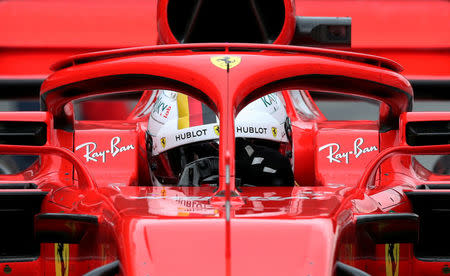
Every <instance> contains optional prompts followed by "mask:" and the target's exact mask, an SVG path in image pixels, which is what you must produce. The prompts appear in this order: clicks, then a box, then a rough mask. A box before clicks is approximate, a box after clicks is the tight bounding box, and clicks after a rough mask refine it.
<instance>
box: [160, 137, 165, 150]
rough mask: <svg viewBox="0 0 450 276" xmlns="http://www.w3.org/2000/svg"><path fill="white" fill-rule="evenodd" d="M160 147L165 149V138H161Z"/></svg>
mask: <svg viewBox="0 0 450 276" xmlns="http://www.w3.org/2000/svg"><path fill="white" fill-rule="evenodd" d="M161 145H162V147H163V148H165V147H166V137H162V138H161Z"/></svg>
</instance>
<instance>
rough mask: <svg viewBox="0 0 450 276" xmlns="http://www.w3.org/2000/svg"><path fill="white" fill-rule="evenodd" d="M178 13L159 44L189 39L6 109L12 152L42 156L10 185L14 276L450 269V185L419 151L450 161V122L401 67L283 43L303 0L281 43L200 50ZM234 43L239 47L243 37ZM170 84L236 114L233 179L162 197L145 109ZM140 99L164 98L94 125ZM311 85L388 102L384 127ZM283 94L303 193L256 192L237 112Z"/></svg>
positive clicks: (2, 182) (72, 76) (223, 114)
mask: <svg viewBox="0 0 450 276" xmlns="http://www.w3.org/2000/svg"><path fill="white" fill-rule="evenodd" d="M173 2H175V1H173ZM232 2H233V1H232ZM235 2H236V1H235ZM251 2H252V1H249V3H251ZM169 3H170V2H169V1H168V0H167V1H160V2H159V6H158V27H159V37H158V41H159V43H160V44H167V43H171V44H169V45H159V46H149V47H137V48H127V49H117V50H110V51H103V52H94V53H88V54H81V55H77V56H73V57H70V58H66V59H64V60H62V61H60V62H58V63H56V64H55V65H53V67H52V70H53V71H54V72H53V73H52V74H51V75H50V76H49V77H48V78H46V80H45V81H44V83H43V85H42V87H41V93H40V97H41V110H42V111H41V112H2V113H0V129H2V133H1V135H0V137H1V144H0V152H1V154H3V155H22V156H23V155H32V156H38V158H37V159H36V160H35V161H34V162H33V163H32V164H31V165H30V166H29V167H27V168H26V169H24V170H22V171H21V172H18V173H15V174H8V175H1V178H0V204H1V205H0V210H1V211H2V212H1V213H0V215H1V216H2V219H3V221H4V222H8V223H4V225H3V226H2V230H1V232H0V239H1V242H2V244H4V246H2V249H1V255H0V262H1V263H0V268H1V269H2V271H3V272H4V273H7V274H9V275H43V274H45V275H64V276H66V275H83V274H85V273H86V275H116V274H118V275H367V274H370V275H440V274H445V273H448V272H449V270H450V268H449V267H448V265H450V264H449V262H448V260H449V258H450V252H449V250H448V248H447V247H448V246H449V245H450V239H449V237H448V235H447V232H446V231H445V229H444V226H443V223H444V221H445V220H446V219H448V218H449V216H450V212H449V210H448V206H449V204H450V193H449V191H448V188H449V184H450V176H449V175H448V174H447V175H446V174H437V173H434V172H432V171H430V170H427V169H426V168H425V167H423V166H422V165H421V164H420V163H419V162H417V160H416V159H415V158H414V157H413V156H415V155H437V154H440V155H446V154H450V141H449V136H450V134H449V133H450V128H449V124H450V112H426V113H416V112H411V110H412V102H413V97H414V95H413V90H412V88H411V85H410V83H409V82H408V80H407V79H406V78H405V77H404V76H402V75H401V74H400V72H401V71H402V67H401V66H400V65H399V64H397V63H396V62H393V61H391V60H389V59H386V58H382V57H377V56H372V55H367V54H361V53H354V52H345V51H340V50H332V49H321V48H309V47H300V46H291V45H281V44H288V43H290V41H292V39H293V38H294V37H295V28H296V24H298V23H296V18H295V14H294V11H295V3H294V1H289V0H285V1H279V4H280V5H281V4H283V8H284V11H283V14H284V19H283V20H282V22H284V23H283V24H279V25H278V27H279V28H278V29H277V30H278V31H277V32H275V33H274V34H272V33H270V32H269V31H267V30H266V31H267V32H265V31H264V24H266V23H265V22H263V21H258V20H257V23H260V24H261V25H258V24H256V25H258V26H259V27H258V29H259V31H261V37H262V40H263V41H260V42H261V43H257V44H256V43H221V42H217V43H196V42H204V41H201V40H206V39H213V38H210V37H206V38H204V37H203V36H202V35H203V33H202V32H201V30H197V29H196V30H191V29H192V28H194V26H195V16H193V19H192V20H191V21H188V22H187V25H186V26H188V27H186V31H183V32H181V33H180V34H178V33H176V32H175V31H174V26H173V25H172V26H171V24H173V23H170V15H169V14H168V12H167V11H170V7H169ZM198 3H202V1H198ZM253 3H254V2H253ZM250 6H251V5H250ZM197 9H201V5H200V6H197ZM193 14H196V12H195V9H194V13H193ZM255 14H256V15H257V14H258V13H255ZM220 15H222V14H220ZM214 16H217V15H214ZM177 18H178V17H177ZM206 18H207V17H206ZM201 20H204V18H201V19H199V22H202V21H201ZM222 27H223V26H220V28H222ZM273 28H274V27H273ZM269 29H270V28H269ZM234 31H236V30H233V31H232V32H229V33H226V35H229V36H230V39H231V40H233V39H235V38H236V39H238V38H240V36H237V37H235V36H234V35H235V33H234ZM185 34H191V36H189V35H186V36H184V35H185ZM178 35H181V36H180V37H177V36H178ZM193 38H196V39H198V40H199V41H196V40H194V39H193ZM191 39H192V40H194V41H189V40H191ZM181 40H183V41H186V42H192V43H189V44H179V42H180V41H181ZM266 40H267V41H266ZM183 41H181V42H183ZM265 42H271V43H274V44H263V43H265ZM161 89H162V90H171V91H176V92H180V93H184V94H186V95H188V96H190V97H193V98H196V99H198V100H200V101H202V102H203V103H205V104H207V105H208V106H209V107H210V108H211V109H212V110H213V111H214V112H215V113H216V114H217V117H218V118H220V123H218V127H219V129H220V132H219V131H218V130H217V133H216V134H217V139H219V173H218V181H217V183H212V184H211V185H200V186H195V187H182V186H177V185H172V186H170V185H162V186H161V185H159V184H157V183H155V182H154V179H153V178H152V177H151V168H149V165H148V163H149V160H148V154H147V150H148V148H147V147H146V131H147V128H148V124H147V123H148V117H149V114H148V113H146V112H144V111H145V110H146V108H148V103H149V102H151V101H150V99H149V95H150V94H151V92H148V91H157V90H161ZM137 91H141V92H142V91H147V93H146V92H144V93H143V96H142V98H141V99H140V100H139V101H138V103H137V105H136V106H135V107H134V109H133V110H132V111H131V112H130V114H129V116H127V117H126V118H123V119H116V120H80V119H78V118H77V115H76V113H77V107H76V103H77V101H79V100H81V99H86V98H92V97H96V96H105V95H115V94H118V93H120V94H125V95H131V94H133V93H136V92H137ZM310 91H316V92H317V93H333V94H343V95H350V96H354V97H359V98H367V99H371V100H375V101H377V102H380V107H379V118H378V120H373V121H369V120H353V121H342V120H341V121H331V120H327V119H326V118H325V116H324V115H323V114H322V113H321V111H320V110H319V108H318V107H317V105H316V104H315V102H314V100H313V99H312V97H311V95H310ZM270 93H278V94H279V95H280V97H282V99H283V102H284V105H285V108H286V112H287V115H288V116H289V119H290V132H289V134H288V135H289V138H290V139H291V141H292V147H293V148H292V165H293V166H292V170H293V174H294V178H295V185H294V184H292V185H287V186H286V187H278V186H277V187H274V186H267V185H264V183H261V185H260V186H256V187H248V186H240V185H239V181H237V180H236V174H235V171H236V166H237V165H236V160H235V154H236V145H235V141H236V133H235V129H236V125H235V120H236V116H237V114H238V113H239V112H240V111H241V110H242V109H243V108H244V107H245V106H246V105H247V104H249V103H250V102H252V101H254V100H258V99H260V98H261V97H263V96H265V95H268V94H270ZM298 97H301V98H302V99H303V104H300V105H299V103H298V102H296V100H295V99H298ZM120 106H121V105H109V107H110V108H115V107H118V108H120ZM91 107H92V108H101V107H104V106H103V105H92V106H91ZM306 111H309V113H307V112H306ZM97 112H102V113H114V110H98V111H97ZM349 112H351V110H350V111H349ZM205 131H213V129H207V130H206V129H205ZM272 131H274V130H273V129H272ZM273 133H274V135H276V133H277V130H276V129H275V131H274V132H273ZM200 134H201V133H200ZM161 143H165V141H164V142H163V141H161Z"/></svg>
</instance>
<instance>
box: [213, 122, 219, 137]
mask: <svg viewBox="0 0 450 276" xmlns="http://www.w3.org/2000/svg"><path fill="white" fill-rule="evenodd" d="M214 133H215V134H216V135H217V136H219V135H220V128H219V126H218V125H215V126H214Z"/></svg>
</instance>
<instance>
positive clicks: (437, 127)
mask: <svg viewBox="0 0 450 276" xmlns="http://www.w3.org/2000/svg"><path fill="white" fill-rule="evenodd" d="M399 126H400V139H401V144H402V145H408V146H434V145H449V144H450V112H406V113H403V114H402V115H401V116H400V124H399Z"/></svg>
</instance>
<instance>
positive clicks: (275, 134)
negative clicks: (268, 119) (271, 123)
mask: <svg viewBox="0 0 450 276" xmlns="http://www.w3.org/2000/svg"><path fill="white" fill-rule="evenodd" d="M272 134H273V137H277V128H276V127H272Z"/></svg>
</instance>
